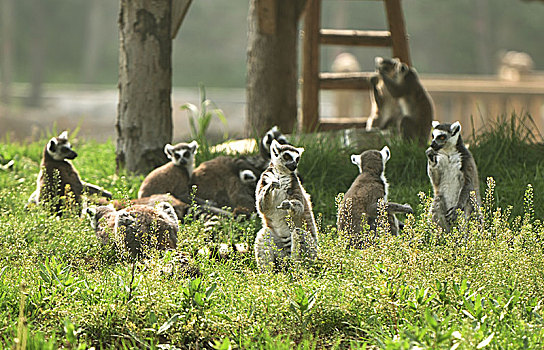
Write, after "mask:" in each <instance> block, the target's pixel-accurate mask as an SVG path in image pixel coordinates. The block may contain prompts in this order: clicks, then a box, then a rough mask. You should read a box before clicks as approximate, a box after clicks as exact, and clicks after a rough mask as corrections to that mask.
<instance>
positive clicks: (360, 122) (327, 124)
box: [319, 118, 366, 131]
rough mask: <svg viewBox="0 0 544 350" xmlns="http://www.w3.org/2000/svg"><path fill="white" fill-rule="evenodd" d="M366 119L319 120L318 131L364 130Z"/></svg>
mask: <svg viewBox="0 0 544 350" xmlns="http://www.w3.org/2000/svg"><path fill="white" fill-rule="evenodd" d="M365 127H366V118H326V119H321V121H320V123H319V131H330V130H342V129H350V128H360V129H362V128H365Z"/></svg>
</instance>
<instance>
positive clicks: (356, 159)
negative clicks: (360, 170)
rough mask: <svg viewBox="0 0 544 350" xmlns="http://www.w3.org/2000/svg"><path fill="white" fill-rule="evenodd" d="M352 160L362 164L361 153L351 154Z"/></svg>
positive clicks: (359, 164)
mask: <svg viewBox="0 0 544 350" xmlns="http://www.w3.org/2000/svg"><path fill="white" fill-rule="evenodd" d="M351 162H352V163H353V164H355V165H357V166H361V155H360V154H352V155H351Z"/></svg>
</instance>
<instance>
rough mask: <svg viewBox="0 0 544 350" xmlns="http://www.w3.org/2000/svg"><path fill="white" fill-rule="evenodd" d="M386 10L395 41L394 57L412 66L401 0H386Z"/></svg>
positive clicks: (392, 37) (393, 40)
mask: <svg viewBox="0 0 544 350" xmlns="http://www.w3.org/2000/svg"><path fill="white" fill-rule="evenodd" d="M385 10H386V14H387V21H388V22H389V31H390V32H391V40H392V42H393V57H398V58H399V59H400V60H401V61H402V62H404V63H406V64H407V65H409V66H411V65H412V60H411V59H410V49H409V47H408V34H406V27H405V24H404V15H403V14H402V7H401V4H400V0H385Z"/></svg>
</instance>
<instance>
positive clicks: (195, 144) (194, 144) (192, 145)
mask: <svg viewBox="0 0 544 350" xmlns="http://www.w3.org/2000/svg"><path fill="white" fill-rule="evenodd" d="M189 148H190V149H191V153H193V154H195V153H196V150H197V149H198V142H196V140H193V141H191V143H189Z"/></svg>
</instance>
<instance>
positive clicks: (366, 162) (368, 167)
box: [351, 146, 391, 174]
mask: <svg viewBox="0 0 544 350" xmlns="http://www.w3.org/2000/svg"><path fill="white" fill-rule="evenodd" d="M389 158H391V151H390V150H389V147H387V146H385V147H384V148H382V149H381V151H377V150H368V151H364V152H363V153H361V154H352V155H351V162H352V163H353V164H355V165H357V167H358V168H359V173H362V172H363V170H364V171H366V172H371V173H375V174H381V173H383V171H384V170H385V163H387V161H388V160H389Z"/></svg>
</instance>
